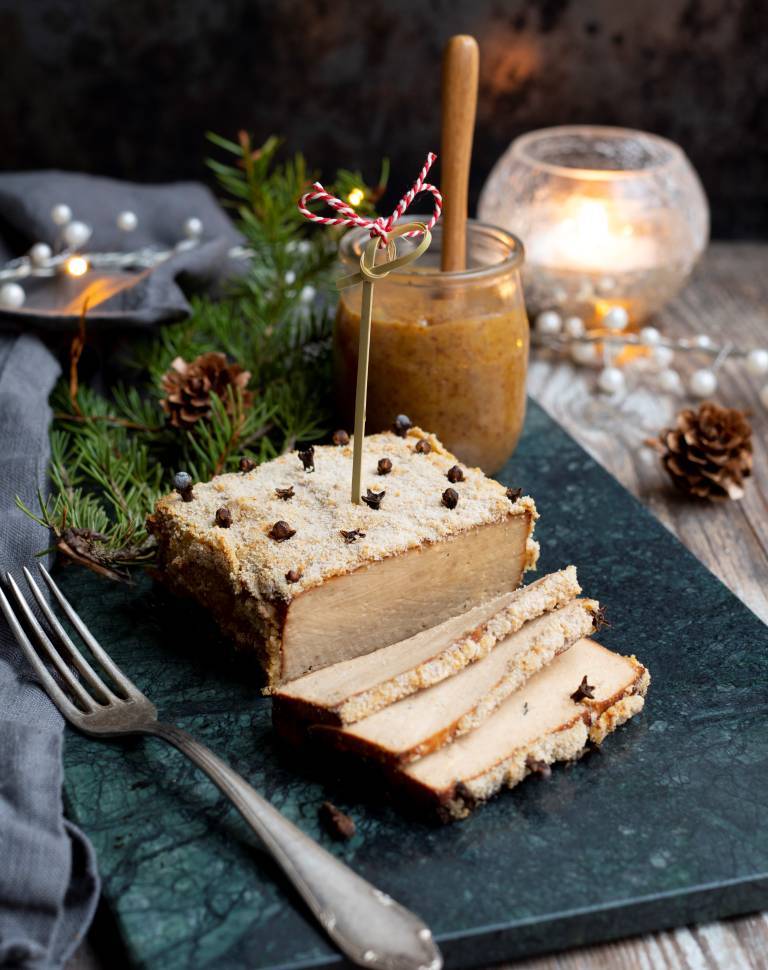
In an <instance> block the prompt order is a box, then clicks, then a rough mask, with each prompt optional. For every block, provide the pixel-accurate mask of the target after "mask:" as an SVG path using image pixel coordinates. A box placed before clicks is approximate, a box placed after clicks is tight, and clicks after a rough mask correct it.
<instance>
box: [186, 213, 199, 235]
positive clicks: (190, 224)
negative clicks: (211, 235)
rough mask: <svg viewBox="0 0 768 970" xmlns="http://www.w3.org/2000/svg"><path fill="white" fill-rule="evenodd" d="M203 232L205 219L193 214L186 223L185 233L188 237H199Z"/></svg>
mask: <svg viewBox="0 0 768 970" xmlns="http://www.w3.org/2000/svg"><path fill="white" fill-rule="evenodd" d="M202 234H203V220H202V219H198V218H197V216H192V217H191V218H189V219H187V221H186V222H185V223H184V235H185V236H186V237H187V239H199V238H200V237H201V236H202Z"/></svg>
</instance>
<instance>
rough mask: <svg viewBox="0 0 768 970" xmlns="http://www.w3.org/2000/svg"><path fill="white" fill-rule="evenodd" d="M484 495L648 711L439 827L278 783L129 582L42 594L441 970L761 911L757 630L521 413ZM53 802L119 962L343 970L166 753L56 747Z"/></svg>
mask: <svg viewBox="0 0 768 970" xmlns="http://www.w3.org/2000/svg"><path fill="white" fill-rule="evenodd" d="M500 478H501V479H502V480H503V481H504V482H506V483H508V484H514V485H522V486H523V488H524V489H525V490H526V491H529V492H530V493H531V494H533V495H534V496H535V498H536V501H537V504H538V507H539V510H540V512H541V519H540V521H539V524H538V527H537V535H538V538H539V539H540V540H541V544H542V558H541V564H540V572H543V571H549V570H551V569H556V568H559V567H561V566H564V565H566V564H567V563H570V562H575V563H577V564H578V566H579V576H580V579H581V582H582V584H583V586H584V588H585V591H586V592H587V593H588V595H590V596H594V597H597V598H599V599H600V600H602V601H603V602H604V603H605V604H607V607H608V611H609V617H610V619H611V621H612V626H611V627H610V628H609V629H607V630H606V631H605V632H604V634H603V635H602V640H603V642H604V643H605V644H606V645H607V646H610V647H613V648H615V649H617V650H620V651H624V652H628V653H632V652H635V653H637V655H638V657H639V658H640V659H641V660H642V661H643V662H644V663H646V664H647V665H648V667H649V668H650V670H651V673H652V675H653V683H652V685H651V691H650V694H649V699H648V703H647V706H646V709H645V712H644V713H643V714H642V715H641V716H640V717H639V718H637V719H636V720H634V721H632V722H631V723H630V724H628V725H626V726H625V727H623V728H622V729H620V730H619V732H618V733H617V734H616V735H614V736H612V737H611V738H609V739H608V740H607V741H606V743H605V745H604V748H603V750H602V751H601V752H598V753H594V754H590V755H589V756H587V757H586V758H584V759H583V760H581V761H580V762H578V763H577V764H575V765H572V766H569V767H559V768H556V769H555V771H554V772H553V774H552V777H551V778H550V779H548V780H540V779H530V780H529V781H527V782H526V783H525V784H523V785H521V786H520V787H519V788H517V789H515V790H514V791H512V792H507V793H505V794H503V795H502V796H501V797H499V798H497V799H496V800H495V801H493V802H492V803H491V804H489V805H488V806H486V807H485V808H483V809H482V810H480V811H478V812H477V814H476V815H475V816H474V817H473V818H471V819H470V820H468V821H466V822H462V823H459V824H454V825H453V826H449V827H445V828H439V827H432V826H428V825H425V824H421V823H414V822H412V821H406V820H405V819H403V818H402V817H401V816H400V815H398V814H397V813H396V812H395V811H394V810H393V809H392V808H390V807H388V806H386V805H378V806H377V805H376V804H360V803H356V802H355V801H354V800H353V799H352V798H351V797H350V794H349V789H348V788H341V787H339V784H340V783H339V782H337V781H334V780H327V779H322V778H317V777H310V776H308V775H306V774H304V773H302V772H301V771H299V770H298V769H297V768H296V766H294V765H293V764H291V763H290V761H289V760H288V759H287V757H286V756H285V755H284V754H283V753H282V752H281V751H280V750H279V749H278V748H277V747H276V745H275V742H274V740H273V737H272V734H271V732H270V726H269V702H268V701H266V700H263V699H261V698H260V697H259V696H258V694H257V693H256V692H255V691H254V688H253V681H254V676H255V674H254V671H253V669H252V668H251V667H250V665H249V664H248V662H247V661H246V660H244V659H243V658H237V657H235V656H233V654H232V653H231V652H230V651H229V649H228V648H227V646H226V645H225V644H224V643H223V642H222V641H221V639H220V638H219V637H218V636H217V634H216V632H215V630H214V629H213V628H212V626H211V625H210V624H209V622H208V621H207V619H206V617H205V616H203V615H202V614H201V613H200V612H199V611H198V610H197V609H196V608H193V607H192V606H189V605H188V604H182V603H179V602H175V601H173V600H172V599H170V598H169V597H168V596H167V595H166V594H164V593H163V592H161V591H160V590H158V589H156V588H154V587H153V586H152V585H151V584H150V583H149V581H142V582H141V583H140V584H139V585H138V586H137V587H136V588H133V589H129V588H125V587H120V586H116V585H110V584H108V583H106V582H104V581H101V580H99V579H98V578H96V577H92V576H91V575H89V574H86V573H85V572H83V571H78V570H75V569H69V570H64V571H61V572H60V579H61V581H62V583H63V586H64V589H65V591H66V593H67V594H68V595H69V596H70V597H71V598H72V599H73V600H74V602H75V604H76V606H77V608H78V609H79V610H80V611H81V613H82V614H83V616H84V617H85V619H86V621H87V622H88V623H89V624H90V625H91V627H92V629H93V630H94V631H95V632H96V633H97V635H98V636H99V637H100V638H101V639H102V640H103V642H104V643H105V644H106V645H107V646H108V647H109V648H110V650H111V652H112V654H113V656H114V657H115V659H116V660H117V661H118V663H120V664H121V665H122V666H123V667H124V668H125V669H126V671H128V672H129V673H130V675H131V677H133V678H134V680H135V681H136V682H137V683H138V684H139V686H140V687H142V688H144V689H145V690H146V692H147V693H148V694H149V696H150V697H151V698H152V699H153V700H154V701H155V702H156V704H157V706H158V708H159V710H160V713H161V716H162V717H163V718H165V719H167V720H171V721H175V722H177V723H178V724H180V725H181V726H182V727H184V728H186V729H187V730H189V731H190V732H191V733H192V734H194V735H195V736H196V737H198V738H200V739H201V740H202V741H204V742H206V743H207V744H209V745H210V746H211V747H212V748H213V749H214V750H215V751H217V752H219V753H220V754H221V755H223V756H224V757H225V758H227V759H228V760H229V761H230V762H231V764H232V765H233V766H234V767H235V768H236V769H237V770H238V771H240V772H241V773H242V774H243V775H244V776H245V777H246V778H247V779H249V780H250V781H251V783H252V784H253V785H255V787H256V788H257V789H258V790H259V791H261V792H263V793H264V794H265V795H266V796H267V797H268V798H269V799H270V800H271V801H272V802H273V803H274V804H275V805H276V806H277V807H278V808H280V809H281V811H283V812H285V814H286V815H287V816H288V817H290V818H291V819H293V820H294V821H295V822H296V823H297V824H298V825H300V826H301V827H302V828H303V829H305V830H306V831H307V832H309V833H310V834H311V835H312V836H314V837H316V838H319V839H322V840H324V841H326V842H327V844H328V845H329V847H330V848H331V849H332V851H334V852H336V853H338V855H340V856H341V857H343V858H344V859H345V860H346V861H347V862H348V863H349V864H350V865H351V866H353V867H354V868H355V869H356V870H357V871H358V872H359V873H361V874H362V875H363V876H365V877H366V878H367V879H369V880H371V881H372V882H374V883H375V884H376V885H377V886H379V887H380V888H381V889H383V890H385V891H386V892H388V893H390V894H391V895H392V896H395V897H396V898H397V899H399V900H401V901H402V902H403V903H405V904H406V905H407V906H410V907H412V908H413V909H414V910H416V911H417V912H418V913H420V914H421V915H422V916H423V917H424V918H425V919H426V920H427V922H428V923H429V924H430V925H431V926H432V928H433V930H434V932H435V935H436V937H437V939H438V941H439V943H440V945H441V947H442V949H443V952H444V954H445V957H446V962H447V965H448V966H449V967H459V966H476V965H482V964H489V963H492V962H494V961H501V960H507V959H511V958H514V957H519V956H522V955H526V954H531V953H536V952H541V951H545V950H552V949H556V948H561V947H570V946H574V945H578V944H582V943H587V942H592V941H596V940H604V939H608V938H612V937H618V936H624V935H629V934H636V933H640V932H644V931H648V930H654V929H660V928H663V927H670V926H676V925H680V924H684V923H688V922H692V921H701V920H708V919H712V918H715V917H722V916H727V915H730V914H734V913H740V912H745V911H749V910H755V909H758V908H760V907H764V906H766V905H768V812H766V806H767V805H768V628H767V627H765V626H764V625H763V624H761V623H760V621H759V620H758V619H757V618H756V617H755V616H754V614H752V613H751V612H750V611H749V610H748V609H747V608H746V607H745V606H743V605H742V604H741V603H740V602H739V601H738V600H737V599H736V598H735V597H734V596H733V595H732V594H731V593H730V592H729V591H728V590H727V589H726V588H725V587H724V586H723V585H722V584H721V583H720V582H718V580H716V579H715V578H714V577H713V576H712V575H711V574H710V573H709V572H708V571H707V570H706V569H705V568H704V567H703V566H702V565H701V564H700V563H699V562H698V561H697V560H696V559H695V558H694V557H693V556H691V555H690V554H689V553H688V552H687V551H686V550H685V549H684V548H683V546H682V545H680V544H679V543H678V542H677V541H676V540H675V539H674V538H673V537H672V536H671V535H670V534H669V533H668V532H667V531H666V530H665V529H664V528H663V527H662V526H661V525H660V524H659V523H658V522H657V521H656V520H654V519H653V518H652V517H651V516H650V515H649V514H648V513H647V512H646V511H644V509H643V508H642V507H641V506H640V505H639V504H638V503H637V502H636V501H635V499H634V498H632V497H631V496H630V495H629V494H628V493H627V492H626V491H625V490H624V489H623V488H621V486H620V485H618V484H617V482H616V481H615V480H614V479H613V478H611V477H610V476H609V475H608V474H607V473H606V472H605V471H603V470H602V469H601V468H600V467H599V466H598V465H597V464H596V463H595V462H594V461H593V460H592V459H591V458H590V457H589V456H588V455H587V454H586V453H585V452H584V451H583V450H582V449H581V448H580V447H579V446H578V445H577V444H576V443H575V442H574V441H573V440H572V439H571V438H570V437H568V436H567V435H566V434H565V433H564V432H563V431H562V429H560V428H559V427H558V426H557V425H556V424H555V423H554V422H552V421H551V420H550V419H549V418H548V417H547V416H546V415H545V414H544V413H543V412H542V411H541V410H540V409H539V408H538V407H536V406H534V405H531V407H530V409H529V414H528V419H527V423H526V430H525V435H524V438H523V440H522V442H521V444H520V447H519V449H518V451H517V453H516V454H515V456H514V458H513V459H512V461H511V462H510V463H509V464H508V466H507V467H506V468H505V469H504V471H503V472H502V473H501V475H500ZM701 527H702V528H703V529H706V527H707V517H706V514H705V513H702V516H701ZM65 794H66V802H67V806H68V812H69V814H70V816H71V817H72V818H73V819H75V820H76V821H77V822H78V823H79V824H80V825H81V826H82V827H83V828H84V829H85V831H86V832H87V833H88V835H89V836H90V837H91V838H92V840H93V842H94V845H95V847H96V850H97V852H98V855H99V859H100V866H101V873H102V876H103V880H104V897H105V900H106V903H107V905H108V907H109V908H110V909H111V911H112V913H113V914H114V916H115V918H116V923H117V926H118V929H119V933H120V935H121V936H122V940H123V942H124V944H125V947H126V950H127V954H128V958H129V960H130V961H131V962H132V963H133V964H135V965H136V966H140V967H147V968H152V970H190V968H202V967H206V968H216V970H226V968H246V967H247V968H270V970H274V968H278V967H279V968H288V967H291V968H304V967H325V966H330V965H333V964H338V963H340V962H341V961H340V957H339V956H338V954H337V953H336V951H335V950H334V949H333V948H332V947H331V946H330V945H329V944H328V943H327V942H326V940H325V938H324V937H323V935H322V933H321V932H320V931H318V929H317V928H316V927H315V925H314V923H313V922H312V921H311V919H310V918H309V917H308V916H307V914H306V912H305V911H304V909H303V908H302V906H301V904H299V903H298V902H297V900H296V898H295V896H294V895H293V893H292V891H291V890H290V888H289V887H288V886H287V885H286V884H285V883H284V881H283V880H282V878H281V877H280V874H279V873H278V872H277V871H276V869H275V867H274V866H273V865H272V863H271V862H270V860H269V859H268V858H267V857H266V856H265V855H264V854H263V852H262V851H261V850H260V848H259V846H258V844H257V842H256V841H255V840H254V839H253V838H251V836H250V834H249V831H248V830H247V828H246V827H245V825H244V824H243V823H242V822H241V820H240V818H239V816H238V815H237V814H236V812H235V811H234V810H233V809H231V808H230V807H229V805H228V804H227V803H226V802H225V800H224V799H223V798H222V797H221V796H220V795H219V794H218V792H217V791H216V790H215V788H214V787H213V786H212V785H211V784H210V783H209V782H208V781H207V780H205V779H204V778H203V776H202V775H200V774H199V773H198V772H197V771H196V770H195V769H194V768H193V767H192V766H191V765H190V764H188V763H187V762H186V761H185V760H184V759H183V758H182V757H181V756H180V755H179V754H177V753H176V752H175V751H174V750H172V749H171V748H170V747H168V746H167V745H165V744H164V743H162V742H159V741H154V740H149V741H146V740H137V741H128V742H123V743H118V742H100V741H94V740H90V739H88V738H85V737H82V736H80V735H78V734H76V733H75V732H74V731H70V732H69V733H68V735H67V743H66V791H65ZM325 798H331V799H332V800H333V801H335V802H336V803H337V804H340V805H341V806H343V807H344V808H345V809H347V810H349V811H350V812H351V814H352V815H353V816H354V818H355V820H356V822H357V835H356V836H355V837H354V839H352V841H351V842H349V843H347V844H344V845H341V846H339V845H335V844H333V843H330V842H329V841H328V840H327V838H326V837H325V836H324V835H323V834H322V833H321V831H320V829H319V827H318V822H317V809H318V806H319V804H320V803H321V801H322V800H323V799H325Z"/></svg>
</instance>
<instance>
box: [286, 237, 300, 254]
mask: <svg viewBox="0 0 768 970" xmlns="http://www.w3.org/2000/svg"><path fill="white" fill-rule="evenodd" d="M298 245H299V244H298V242H297V241H296V240H295V239H290V240H289V241H288V242H287V243H286V244H285V251H286V252H287V253H295V252H296V250H297V248H298Z"/></svg>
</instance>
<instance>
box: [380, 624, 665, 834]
mask: <svg viewBox="0 0 768 970" xmlns="http://www.w3.org/2000/svg"><path fill="white" fill-rule="evenodd" d="M584 678H586V683H587V685H588V686H589V687H592V688H593V690H592V691H588V692H587V693H591V694H592V695H593V696H592V697H591V698H590V697H588V696H587V697H585V696H581V694H580V692H579V687H580V685H582V683H583V679H584ZM649 683H650V676H649V674H648V671H647V670H646V669H645V667H643V665H642V664H641V663H639V662H638V661H637V660H636V659H635V658H634V657H622V656H620V655H619V654H616V653H612V652H611V651H610V650H606V649H605V647H602V646H600V645H599V644H597V643H595V642H594V641H592V640H586V639H585V640H579V641H578V642H577V643H575V644H574V645H573V646H572V647H571V648H570V650H567V651H566V652H565V653H563V654H561V655H560V656H559V657H557V658H556V659H555V660H553V661H552V663H551V664H549V666H547V667H545V668H544V669H543V670H541V671H540V672H539V673H537V674H536V675H535V676H533V677H532V678H531V679H530V680H529V681H528V683H527V684H526V685H525V686H524V687H522V688H521V689H520V690H519V691H516V692H515V693H514V694H512V696H511V697H509V698H508V699H507V700H506V701H505V702H504V703H503V704H502V705H501V707H499V709H498V710H497V711H496V713H495V714H493V715H492V716H491V717H489V718H488V719H487V720H486V721H484V722H483V723H482V724H481V725H480V726H479V727H478V728H476V729H475V730H474V731H471V732H470V733H469V734H466V735H464V736H463V737H461V738H458V739H457V740H455V741H454V742H453V743H452V744H449V745H446V746H445V747H443V748H440V750H438V751H435V752H434V753H433V754H430V755H427V757H425V758H422V759H421V760H420V761H416V762H414V763H413V764H410V765H407V766H405V767H402V768H399V769H397V770H396V771H395V772H394V774H393V778H394V780H395V781H396V782H397V783H399V784H400V785H402V786H404V787H405V788H406V789H407V790H408V793H409V794H410V795H411V796H412V797H413V798H415V799H417V800H419V801H421V802H426V803H428V804H429V805H430V806H431V807H432V808H433V809H435V810H437V811H438V813H439V814H440V815H441V817H442V818H443V819H445V820H450V819H460V818H464V817H466V816H467V815H469V813H470V812H471V811H472V810H473V808H474V807H475V806H476V805H478V804H479V803H481V802H484V801H486V800H487V799H489V798H490V797H491V796H493V795H494V794H496V792H498V791H499V790H500V789H502V788H505V787H506V788H512V787H514V786H515V785H516V784H518V782H520V781H522V780H523V779H524V778H525V777H526V775H528V774H530V773H531V772H532V771H539V770H541V769H542V768H543V766H545V765H549V764H552V763H553V762H556V761H572V760H574V759H576V758H578V757H579V756H580V755H581V753H582V751H583V750H584V748H585V746H586V744H587V742H588V741H589V740H592V741H594V742H595V743H598V744H599V743H601V742H602V741H603V739H604V738H605V737H606V735H607V734H609V733H610V732H611V731H613V730H615V728H617V727H618V726H619V725H620V724H623V723H624V722H625V721H627V720H628V719H629V718H630V717H633V716H634V715H635V714H637V713H639V712H640V711H641V710H642V708H643V703H644V700H643V698H644V695H645V692H646V690H647V689H648V685H649ZM574 695H575V697H576V698H577V699H574Z"/></svg>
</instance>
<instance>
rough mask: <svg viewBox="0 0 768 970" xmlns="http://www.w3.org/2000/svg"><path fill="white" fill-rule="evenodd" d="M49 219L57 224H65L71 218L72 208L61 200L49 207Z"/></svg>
mask: <svg viewBox="0 0 768 970" xmlns="http://www.w3.org/2000/svg"><path fill="white" fill-rule="evenodd" d="M51 219H52V220H53V222H54V223H55V224H56V225H57V226H66V224H67V223H68V222H70V221H71V219H72V210H71V209H70V208H69V206H68V205H64V203H63V202H61V203H59V205H55V206H54V207H53V208H52V209H51Z"/></svg>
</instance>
